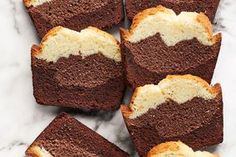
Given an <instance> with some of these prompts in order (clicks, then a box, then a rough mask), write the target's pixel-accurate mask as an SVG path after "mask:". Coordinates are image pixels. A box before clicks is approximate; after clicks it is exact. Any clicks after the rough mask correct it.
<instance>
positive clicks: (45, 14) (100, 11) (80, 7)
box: [24, 0, 123, 38]
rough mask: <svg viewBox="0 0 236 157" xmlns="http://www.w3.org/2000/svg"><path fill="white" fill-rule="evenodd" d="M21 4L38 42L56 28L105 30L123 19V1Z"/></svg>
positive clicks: (61, 0) (65, 0) (44, 0)
mask: <svg viewBox="0 0 236 157" xmlns="http://www.w3.org/2000/svg"><path fill="white" fill-rule="evenodd" d="M24 4H25V6H26V8H27V10H28V13H29V15H30V17H31V18H32V20H33V23H34V25H35V27H36V30H37V32H38V35H39V37H40V38H42V37H43V36H44V35H45V34H46V33H47V32H48V31H49V30H50V29H52V28H53V27H56V26H63V27H66V28H70V29H72V30H75V31H80V30H82V29H84V28H86V27H88V26H94V27H98V28H100V29H105V28H110V27H111V26H112V25H114V24H118V23H119V22H121V20H122V18H123V2H122V0H24Z"/></svg>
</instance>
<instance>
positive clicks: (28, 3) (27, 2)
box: [23, 0, 31, 7]
mask: <svg viewBox="0 0 236 157" xmlns="http://www.w3.org/2000/svg"><path fill="white" fill-rule="evenodd" d="M30 2H31V0H23V3H24V5H25V6H26V7H30V6H31V3H30Z"/></svg>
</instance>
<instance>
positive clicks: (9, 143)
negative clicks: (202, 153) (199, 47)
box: [0, 0, 236, 157]
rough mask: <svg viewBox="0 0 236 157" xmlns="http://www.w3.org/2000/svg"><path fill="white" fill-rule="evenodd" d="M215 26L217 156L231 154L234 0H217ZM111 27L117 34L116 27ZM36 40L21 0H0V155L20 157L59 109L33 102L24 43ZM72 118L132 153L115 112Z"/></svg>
mask: <svg viewBox="0 0 236 157" xmlns="http://www.w3.org/2000/svg"><path fill="white" fill-rule="evenodd" d="M216 23H217V24H216V25H215V30H216V31H221V32H222V33H223V42H222V49H221V53H220V56H219V60H218V64H217V67H216V71H215V74H214V79H213V82H220V83H221V84H222V87H223V94H224V105H225V106H224V116H225V117H224V118H225V119H224V120H225V124H224V125H225V128H224V130H225V136H224V143H223V144H220V145H218V146H217V147H213V148H212V149H210V150H211V151H214V152H216V153H219V154H220V155H221V156H222V157H233V156H235V153H236V135H235V132H236V85H235V82H236V70H235V68H236V1H235V0H221V4H220V8H219V10H218V14H217V17H216ZM112 32H116V33H117V29H116V30H115V29H113V30H112ZM33 43H38V40H37V37H36V34H35V31H34V27H33V25H32V23H31V20H30V18H29V17H28V15H27V13H26V12H25V8H24V7H23V5H22V0H1V1H0V54H1V55H0V156H1V157H16V156H18V157H22V156H24V151H25V150H26V148H27V147H28V145H29V144H30V143H31V142H32V141H33V140H34V139H35V138H36V136H37V135H38V134H39V133H40V132H41V131H42V130H43V129H44V128H45V127H46V126H47V125H48V124H49V122H50V121H51V120H52V119H53V118H54V117H55V116H56V115H57V114H58V113H59V112H61V111H62V109H59V108H57V107H45V106H40V105H37V104H36V102H35V99H34V97H33V94H32V80H31V69H30V47H31V45H32V44H33ZM70 112H71V113H72V114H73V115H75V117H76V118H77V119H79V120H80V121H81V122H82V123H84V124H86V125H87V126H88V127H90V128H92V129H94V130H96V131H97V132H98V133H99V134H101V135H102V136H104V137H105V138H107V139H108V140H109V141H111V142H113V143H115V144H117V145H118V146H120V147H121V148H122V149H124V150H126V151H128V152H134V151H133V149H132V144H131V142H130V140H129V136H128V133H127V130H126V128H125V126H124V123H123V120H122V117H121V114H120V112H119V111H117V112H114V113H105V114H104V113H98V114H94V115H86V114H83V113H79V112H74V111H70Z"/></svg>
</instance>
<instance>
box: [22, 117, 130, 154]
mask: <svg viewBox="0 0 236 157" xmlns="http://www.w3.org/2000/svg"><path fill="white" fill-rule="evenodd" d="M35 147H36V148H37V147H39V148H40V149H42V150H43V151H44V152H46V151H47V153H49V154H50V155H52V156H54V157H102V156H104V157H105V156H107V157H108V156H114V157H128V156H129V155H128V154H127V153H126V152H124V151H122V150H121V149H120V148H118V147H117V146H115V145H114V144H112V143H110V142H109V141H107V140H106V139H105V138H103V137H102V136H100V135H99V134H97V133H96V132H94V131H92V130H90V129H89V128H88V127H86V126H85V125H83V124H82V123H80V122H79V121H77V120H76V119H74V118H73V117H71V116H69V115H68V114H66V113H62V114H60V115H59V116H57V118H55V119H54V120H53V121H52V122H51V124H50V125H49V126H48V127H47V128H46V129H45V130H44V131H43V132H42V133H41V134H40V135H39V136H38V138H37V139H36V140H35V141H34V142H33V144H32V145H31V146H30V147H29V148H28V150H27V151H26V154H27V155H30V156H33V157H40V156H39V155H38V153H37V152H35V151H34V150H35Z"/></svg>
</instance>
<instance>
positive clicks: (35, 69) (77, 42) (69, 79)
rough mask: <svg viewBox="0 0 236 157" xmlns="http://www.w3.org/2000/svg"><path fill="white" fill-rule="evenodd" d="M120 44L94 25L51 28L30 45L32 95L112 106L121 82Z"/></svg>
mask: <svg viewBox="0 0 236 157" xmlns="http://www.w3.org/2000/svg"><path fill="white" fill-rule="evenodd" d="M120 51H121V50H120V45H119V43H118V41H117V40H115V38H114V37H113V36H111V35H110V34H108V33H106V32H103V31H101V30H99V29H97V28H94V27H88V28H86V29H84V30H82V31H81V32H76V31H73V30H70V29H67V28H63V27H55V28H53V29H52V30H51V31H50V32H49V33H48V34H47V35H46V36H45V37H44V38H43V40H42V42H41V43H40V45H34V46H33V47H32V73H33V88H34V96H35V98H36V101H37V102H38V103H39V104H43V105H56V106H62V107H71V108H79V109H82V110H85V111H87V110H114V109H117V108H119V106H120V104H121V101H122V98H123V91H124V88H125V85H124V70H123V66H122V63H121V52H120Z"/></svg>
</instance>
